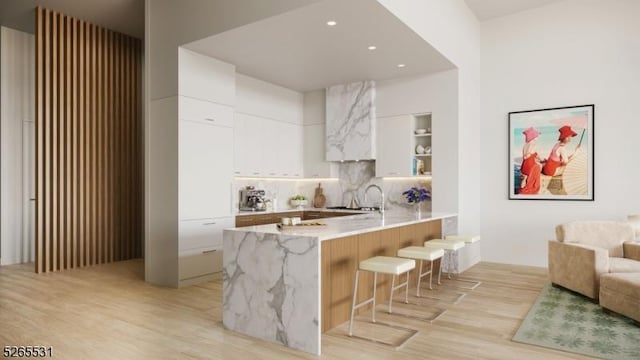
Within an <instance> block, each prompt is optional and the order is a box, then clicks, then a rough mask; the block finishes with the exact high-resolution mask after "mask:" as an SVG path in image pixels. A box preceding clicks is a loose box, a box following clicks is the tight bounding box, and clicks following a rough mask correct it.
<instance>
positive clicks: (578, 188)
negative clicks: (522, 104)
mask: <svg viewBox="0 0 640 360" xmlns="http://www.w3.org/2000/svg"><path fill="white" fill-rule="evenodd" d="M594 108H595V106H594V105H593V104H592V105H580V106H568V107H561V108H553V109H541V110H528V111H515V112H510V113H509V199H511V200H587V201H593V118H594Z"/></svg>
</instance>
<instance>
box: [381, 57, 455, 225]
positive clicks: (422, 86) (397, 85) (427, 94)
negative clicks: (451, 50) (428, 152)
mask: <svg viewBox="0 0 640 360" xmlns="http://www.w3.org/2000/svg"><path fill="white" fill-rule="evenodd" d="M376 92H377V94H376V115H377V116H378V117H387V116H395V115H406V114H419V113H425V112H430V113H432V121H433V123H432V127H433V139H432V141H433V142H432V146H433V154H434V155H433V160H432V161H433V163H432V166H433V181H432V185H431V186H432V191H433V203H432V209H433V211H438V212H440V211H446V212H456V211H457V210H458V200H459V199H458V188H457V185H458V183H457V181H455V179H457V176H458V166H457V165H458V161H457V157H456V154H457V152H456V151H455V149H453V151H452V149H451V145H450V144H452V143H453V144H455V143H457V138H458V122H457V119H458V71H457V70H449V71H443V72H440V73H436V74H430V75H425V76H418V77H411V78H400V79H394V80H387V81H378V82H377V83H376ZM452 179H453V180H454V181H451V180H452ZM389 181H393V180H390V179H388V180H386V182H389Z"/></svg>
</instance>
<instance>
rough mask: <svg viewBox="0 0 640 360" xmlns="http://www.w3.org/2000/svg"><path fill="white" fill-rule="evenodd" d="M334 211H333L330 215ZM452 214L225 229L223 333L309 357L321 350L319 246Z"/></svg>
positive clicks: (367, 216)
mask: <svg viewBox="0 0 640 360" xmlns="http://www.w3.org/2000/svg"><path fill="white" fill-rule="evenodd" d="M332 211H333V210H332ZM452 216H456V214H452V213H423V214H422V216H420V217H416V214H414V213H409V212H406V211H401V212H395V211H389V212H386V213H385V215H384V216H382V215H381V214H380V213H378V212H373V213H365V214H357V215H348V216H341V217H334V218H324V219H318V220H307V222H319V223H323V224H326V225H324V226H314V227H311V226H309V227H306V226H305V227H300V230H298V229H297V228H296V229H295V230H289V229H287V230H283V231H280V230H278V228H277V225H276V224H271V225H259V226H247V227H242V228H231V229H225V230H224V234H223V253H222V254H223V275H222V277H223V300H222V321H223V323H224V326H225V328H227V329H229V330H232V331H236V332H239V333H242V334H245V335H249V336H252V337H256V338H259V339H264V340H267V341H272V342H276V343H279V344H282V345H285V346H287V347H291V348H294V349H298V350H302V351H305V352H308V353H312V354H317V355H319V354H320V350H321V349H320V348H321V335H322V332H321V323H322V319H321V300H320V299H321V296H322V294H321V292H322V291H321V284H322V279H321V256H322V254H321V248H322V247H321V246H320V243H321V242H322V241H324V240H330V239H334V238H340V237H345V236H351V235H357V234H363V233H367V232H372V231H377V230H382V229H388V228H393V227H400V226H406V225H411V224H416V223H420V222H427V221H437V220H439V219H444V218H447V217H452Z"/></svg>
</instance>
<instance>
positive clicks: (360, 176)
mask: <svg viewBox="0 0 640 360" xmlns="http://www.w3.org/2000/svg"><path fill="white" fill-rule="evenodd" d="M321 183H322V188H323V189H324V195H325V197H326V199H327V201H326V204H325V206H327V207H329V206H346V205H349V202H350V201H351V197H352V196H356V199H357V200H358V202H359V204H360V205H361V206H379V203H380V195H379V193H378V191H376V190H374V189H371V190H369V193H368V194H367V195H368V197H367V201H364V190H365V189H366V187H367V186H369V185H370V184H376V185H378V186H380V187H382V189H383V190H384V193H385V196H386V206H385V207H386V209H394V210H400V209H406V210H407V211H414V208H413V206H412V205H408V204H407V202H406V199H405V198H404V197H403V196H402V192H403V191H405V190H407V189H409V188H410V187H412V186H424V187H427V188H428V189H429V190H431V179H420V178H415V179H414V178H399V179H390V178H386V179H381V178H376V177H375V161H358V162H344V163H340V164H339V179H338V180H337V181H335V180H330V181H321ZM248 185H251V186H255V188H256V189H264V190H265V192H266V196H267V198H268V199H277V200H276V202H277V208H276V209H275V210H285V209H290V208H291V206H290V205H289V198H291V197H292V196H294V195H296V194H302V195H304V196H306V197H307V198H308V199H309V206H313V197H314V195H315V188H316V187H318V182H316V181H310V180H300V181H295V180H283V179H237V180H236V181H234V187H233V192H234V193H233V197H234V203H235V204H236V208H237V205H238V201H239V191H240V189H242V188H244V187H245V186H248ZM422 211H425V212H426V211H431V201H427V202H425V203H424V204H422Z"/></svg>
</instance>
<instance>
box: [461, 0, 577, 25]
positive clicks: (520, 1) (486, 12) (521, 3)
mask: <svg viewBox="0 0 640 360" xmlns="http://www.w3.org/2000/svg"><path fill="white" fill-rule="evenodd" d="M559 1H564V0H465V2H466V3H467V6H469V8H470V9H471V10H472V11H473V12H474V13H475V14H476V17H477V18H478V20H480V21H484V20H488V19H492V18H496V17H499V16H505V15H510V14H515V13H517V12H521V11H525V10H529V9H533V8H537V7H540V6H544V5H547V4H550V3H554V2H559Z"/></svg>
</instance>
